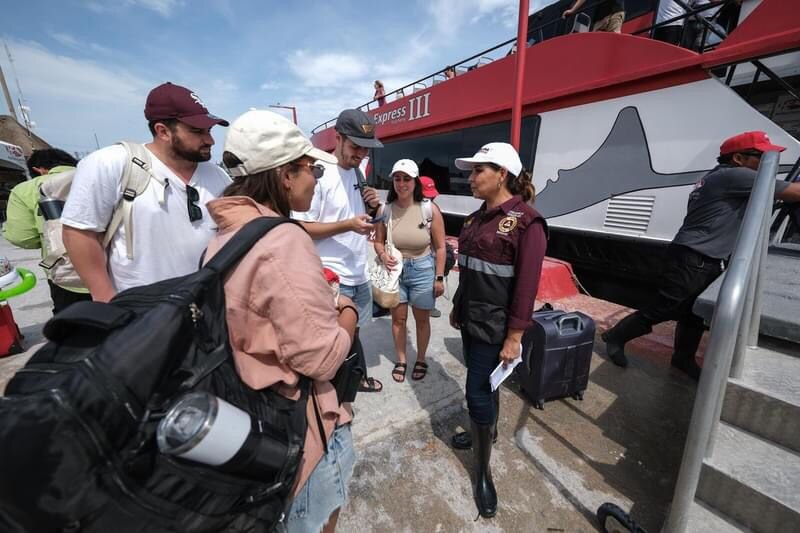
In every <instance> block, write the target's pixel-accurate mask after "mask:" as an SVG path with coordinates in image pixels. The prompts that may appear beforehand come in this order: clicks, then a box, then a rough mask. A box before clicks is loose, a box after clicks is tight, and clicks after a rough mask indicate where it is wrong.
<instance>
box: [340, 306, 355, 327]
mask: <svg viewBox="0 0 800 533" xmlns="http://www.w3.org/2000/svg"><path fill="white" fill-rule="evenodd" d="M345 309H352V310H353V312H354V313H355V314H356V323H358V319H359V318H360V317H359V316H358V309H356V308H355V307H354V306H352V305H349V304H348V305H343V306H342V307H340V308H339V314H340V315H341V314H342V311H344V310H345Z"/></svg>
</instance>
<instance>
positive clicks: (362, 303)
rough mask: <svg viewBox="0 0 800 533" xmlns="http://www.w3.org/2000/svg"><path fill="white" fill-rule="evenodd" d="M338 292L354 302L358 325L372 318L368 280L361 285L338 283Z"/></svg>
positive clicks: (370, 289) (362, 324)
mask: <svg viewBox="0 0 800 533" xmlns="http://www.w3.org/2000/svg"><path fill="white" fill-rule="evenodd" d="M339 292H340V293H341V294H344V295H345V296H347V297H348V298H350V299H351V300H353V303H354V304H356V309H358V327H360V328H363V327H365V326H366V325H367V324H369V323H370V321H371V320H372V287H371V286H370V284H369V282H367V283H362V284H361V285H344V284H341V285H339Z"/></svg>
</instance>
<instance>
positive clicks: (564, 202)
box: [536, 107, 710, 218]
mask: <svg viewBox="0 0 800 533" xmlns="http://www.w3.org/2000/svg"><path fill="white" fill-rule="evenodd" d="M709 170H710V169H707V170H698V171H692V172H680V173H676V174H662V173H660V172H656V171H655V170H653V163H652V161H651V159H650V148H649V146H648V144H647V136H646V135H645V132H644V126H643V125H642V120H641V118H640V117H639V112H638V111H637V109H636V108H635V107H626V108H624V109H622V110H621V111H620V112H619V114H618V115H617V119H616V120H615V121H614V126H613V127H612V128H611V132H610V133H609V134H608V137H606V139H605V141H603V144H602V145H600V148H598V149H597V151H596V152H595V153H594V154H592V155H591V156H590V157H589V159H587V160H586V161H584V162H583V163H581V164H580V165H578V166H577V167H575V168H572V169H567V170H559V171H558V179H557V180H548V181H547V185H545V187H544V188H543V189H542V191H541V192H540V193H539V194H537V195H536V209H537V210H538V211H539V212H540V213H541V214H542V215H543V216H544V217H545V218H552V217H557V216H561V215H566V214H569V213H573V212H575V211H580V210H581V209H585V208H587V207H589V206H592V205H595V204H597V203H600V202H602V201H604V200H608V199H609V198H611V197H613V196H619V195H621V194H625V193H629V192H633V191H639V190H642V189H657V188H663V187H677V186H680V185H692V184H694V183H696V182H697V181H698V180H699V179H700V177H701V176H703V175H705V174H706V173H707V172H708V171H709Z"/></svg>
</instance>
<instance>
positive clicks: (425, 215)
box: [420, 198, 433, 232]
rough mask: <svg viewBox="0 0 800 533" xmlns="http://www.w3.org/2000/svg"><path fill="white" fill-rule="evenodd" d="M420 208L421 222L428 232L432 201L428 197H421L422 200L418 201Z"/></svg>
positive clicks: (431, 217) (429, 229) (430, 221)
mask: <svg viewBox="0 0 800 533" xmlns="http://www.w3.org/2000/svg"><path fill="white" fill-rule="evenodd" d="M420 208H421V210H422V223H423V224H425V227H426V228H428V231H429V232H430V231H431V224H433V202H432V201H431V200H430V199H428V198H423V199H422V202H420Z"/></svg>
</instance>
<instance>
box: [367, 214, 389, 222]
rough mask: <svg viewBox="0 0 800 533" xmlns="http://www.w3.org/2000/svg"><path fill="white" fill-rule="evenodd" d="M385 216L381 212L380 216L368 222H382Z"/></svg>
mask: <svg viewBox="0 0 800 533" xmlns="http://www.w3.org/2000/svg"><path fill="white" fill-rule="evenodd" d="M385 218H386V214H381V215H380V216H376V217H375V218H372V219H370V220H369V223H370V224H377V223H378V222H383V220H384V219H385Z"/></svg>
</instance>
